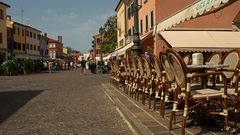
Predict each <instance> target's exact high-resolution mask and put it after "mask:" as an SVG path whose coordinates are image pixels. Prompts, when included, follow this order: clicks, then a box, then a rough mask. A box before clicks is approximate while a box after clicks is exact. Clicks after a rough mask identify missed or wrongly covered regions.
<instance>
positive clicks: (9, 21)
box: [7, 16, 14, 55]
mask: <svg viewBox="0 0 240 135" xmlns="http://www.w3.org/2000/svg"><path fill="white" fill-rule="evenodd" d="M13 44H14V39H13V21H12V19H11V16H7V46H8V55H11V53H12V52H13Z"/></svg>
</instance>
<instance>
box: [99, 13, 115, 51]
mask: <svg viewBox="0 0 240 135" xmlns="http://www.w3.org/2000/svg"><path fill="white" fill-rule="evenodd" d="M99 33H100V34H102V35H103V37H102V52H103V53H111V52H113V51H114V50H115V48H116V46H117V17H116V15H113V16H110V17H108V19H107V21H106V22H105V24H104V25H103V26H101V27H100V28H99Z"/></svg>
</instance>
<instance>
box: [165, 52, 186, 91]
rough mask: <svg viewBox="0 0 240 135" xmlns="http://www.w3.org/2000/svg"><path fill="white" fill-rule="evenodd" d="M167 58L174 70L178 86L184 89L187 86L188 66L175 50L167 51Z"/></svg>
mask: <svg viewBox="0 0 240 135" xmlns="http://www.w3.org/2000/svg"><path fill="white" fill-rule="evenodd" d="M166 54H167V58H168V61H169V64H170V68H171V69H172V71H173V73H174V76H175V80H176V82H177V84H178V85H179V86H180V87H181V88H182V87H185V84H186V79H187V77H186V75H187V66H186V64H185V63H184V61H183V59H182V57H181V56H180V55H179V54H178V53H177V52H176V51H174V50H173V49H167V50H166Z"/></svg>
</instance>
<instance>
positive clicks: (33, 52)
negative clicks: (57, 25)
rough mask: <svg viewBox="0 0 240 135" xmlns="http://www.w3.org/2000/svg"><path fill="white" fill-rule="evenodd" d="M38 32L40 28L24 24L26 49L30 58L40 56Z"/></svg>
mask: <svg viewBox="0 0 240 135" xmlns="http://www.w3.org/2000/svg"><path fill="white" fill-rule="evenodd" d="M40 33H41V31H40V30H38V29H35V28H33V27H30V26H26V51H27V54H28V56H30V58H33V59H39V57H40Z"/></svg>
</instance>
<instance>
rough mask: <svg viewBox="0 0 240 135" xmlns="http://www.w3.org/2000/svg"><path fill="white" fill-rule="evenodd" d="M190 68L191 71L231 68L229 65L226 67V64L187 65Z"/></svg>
mask: <svg viewBox="0 0 240 135" xmlns="http://www.w3.org/2000/svg"><path fill="white" fill-rule="evenodd" d="M187 67H188V68H190V69H199V68H202V69H209V68H224V67H229V65H225V64H214V65H210V64H207V65H187Z"/></svg>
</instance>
